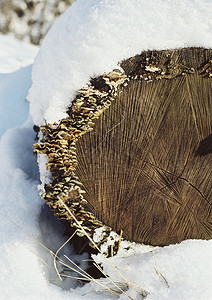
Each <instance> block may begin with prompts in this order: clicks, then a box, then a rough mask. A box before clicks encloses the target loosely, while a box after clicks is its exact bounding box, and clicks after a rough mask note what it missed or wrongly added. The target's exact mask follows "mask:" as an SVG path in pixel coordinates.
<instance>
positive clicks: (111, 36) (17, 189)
mask: <svg viewBox="0 0 212 300" xmlns="http://www.w3.org/2000/svg"><path fill="white" fill-rule="evenodd" d="M211 12H212V2H211V1H188V0H187V1H180V2H179V1H168V0H167V1H162V0H158V1H154V0H153V1H142V0H140V1H139V0H136V1H129V0H125V1H121V0H117V1H112V0H107V1H106V0H102V1H100V0H98V1H97V0H95V1H94V0H93V1H92V0H89V1H87V0H78V1H77V2H76V4H74V5H73V6H72V7H71V8H70V9H69V10H68V11H67V12H66V13H65V15H63V16H62V17H61V18H60V19H59V20H58V22H56V25H55V26H54V27H53V28H52V30H51V31H50V33H49V34H48V35H47V37H46V40H45V41H44V43H43V46H42V48H41V51H40V52H39V55H38V57H37V59H36V63H35V65H34V67H33V86H32V88H31V91H30V93H29V97H28V98H29V99H30V101H31V108H30V110H31V114H32V116H33V120H34V122H35V123H37V124H41V123H43V122H44V119H45V120H46V121H48V122H53V121H56V120H58V119H60V118H62V117H63V116H65V113H64V112H65V108H66V106H67V105H68V104H69V101H71V99H72V97H73V95H74V93H75V91H76V89H78V88H80V87H81V86H83V85H85V84H86V83H87V82H88V80H89V78H90V76H94V75H97V74H101V73H103V72H104V71H106V72H107V71H110V70H111V69H113V68H116V64H117V62H118V61H120V59H122V58H125V57H128V56H131V55H134V54H136V53H139V52H140V51H141V50H145V49H153V48H157V49H164V48H168V47H170V48H174V47H184V46H205V47H211V46H212V45H211V44H212V39H211V35H212V21H211V19H210V15H211ZM2 49H7V51H6V50H4V51H3V50H2ZM26 49H28V50H27V53H28V56H27V55H26ZM29 49H31V46H29V48H27V46H26V44H22V43H20V42H19V41H16V40H13V41H12V43H11V39H10V38H8V37H5V36H4V37H2V36H0V73H1V74H0V114H1V117H0V129H1V132H0V166H1V172H0V207H1V208H0V218H1V222H0V253H1V255H0V268H1V274H0V299H2V300H4V299H5V300H6V299H9V300H16V299H17V300H19V299H20V300H25V299H27V300H30V299H36V300H37V299H39V300H46V299H47V300H48V299H51V300H57V299H58V300H59V299H61V300H66V299H74V300H78V299H91V300H92V299H93V300H97V299H103V300H105V299H129V298H127V296H126V295H125V294H121V295H120V297H119V298H118V297H115V296H113V295H112V294H110V293H108V292H106V291H105V290H104V289H103V288H102V287H100V286H98V285H97V284H96V283H95V282H91V283H89V284H86V285H85V286H83V287H80V286H77V284H76V282H75V281H73V280H71V279H68V280H66V281H65V282H64V283H60V280H59V279H58V278H57V274H56V272H55V271H54V268H53V258H52V257H51V255H50V254H49V253H48V251H46V250H45V249H44V248H43V247H42V246H40V245H39V242H42V243H43V244H44V245H45V246H47V247H48V248H49V249H50V250H52V251H56V250H57V249H58V248H59V247H60V246H61V245H62V244H63V243H64V242H65V237H64V235H63V231H64V228H63V226H62V225H61V224H60V223H59V222H57V221H56V220H55V219H54V218H53V217H52V215H51V214H50V213H48V212H46V211H45V209H43V208H42V206H43V204H44V202H43V200H42V199H41V198H40V196H39V192H38V189H37V186H38V185H39V184H40V181H39V174H38V167H37V162H36V157H35V156H34V155H33V153H32V147H33V143H34V138H35V133H34V132H33V130H32V126H33V122H32V120H31V117H30V116H29V111H28V109H29V105H28V103H27V102H26V100H25V98H26V95H27V93H28V90H29V87H30V85H31V66H28V64H29V63H32V62H33V60H34V56H35V54H36V51H37V50H36V51H34V50H32V51H30V50H29ZM20 62H21V63H20ZM20 67H22V69H19V68H20ZM9 70H10V71H11V72H13V73H11V74H5V73H8V72H9ZM57 112H58V113H57ZM96 238H97V239H99V238H100V236H99V232H97V235H96ZM129 245H130V244H129V243H128V242H126V241H125V242H123V243H121V251H120V252H119V254H118V255H117V256H115V257H113V258H111V259H110V262H112V263H113V264H114V265H115V266H116V267H117V270H118V271H119V272H121V274H122V275H123V276H124V277H125V278H126V279H127V280H128V281H130V282H131V283H133V284H135V285H136V289H137V290H138V291H141V289H145V290H146V291H148V292H149V294H148V296H147V298H146V299H147V300H158V299H159V300H160V299H162V300H163V299H172V300H188V299H189V300H196V299H198V300H209V299H211V298H212V284H211V272H212V259H211V253H212V241H211V240H210V241H202V240H189V241H184V242H182V243H181V244H178V245H171V246H169V247H164V248H157V249H155V250H154V252H153V251H152V247H147V246H142V245H137V244H135V243H133V244H131V245H130V247H131V248H130V249H129V250H127V249H126V248H128V247H129ZM64 253H66V254H67V255H68V256H69V257H70V258H71V259H74V260H75V261H78V262H79V263H80V265H81V266H82V267H83V266H84V265H85V262H83V260H84V259H86V258H87V256H86V255H83V256H76V255H75V254H74V251H73V249H72V247H71V246H69V247H66V248H65V249H64V250H62V251H61V255H63V254H64ZM62 257H63V256H62ZM95 259H96V261H97V262H99V263H102V265H103V267H104V271H105V272H106V273H107V274H109V275H110V276H111V278H112V279H113V278H114V277H115V279H114V281H116V282H117V283H118V285H121V286H123V287H125V284H124V280H123V278H120V277H119V275H118V274H117V272H115V271H114V269H113V268H111V266H110V264H109V263H108V261H106V260H105V259H104V258H102V257H101V255H98V256H97V257H95ZM42 260H43V262H42ZM44 263H46V264H48V265H50V267H51V268H52V269H48V267H47V266H46V265H45V264H44ZM155 268H156V270H157V268H158V270H159V272H160V273H158V274H157V273H156V271H155ZM160 274H162V275H160ZM163 276H164V278H165V279H164V278H163ZM56 278H57V280H52V279H56ZM101 282H102V283H104V284H106V285H107V286H111V284H110V283H106V282H108V280H107V279H102V280H101ZM126 293H127V294H128V295H129V296H130V297H131V298H132V299H136V300H139V299H142V297H141V296H139V295H138V294H137V293H136V292H135V290H133V289H132V288H129V289H128V290H126Z"/></svg>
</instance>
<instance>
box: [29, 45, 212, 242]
mask: <svg viewBox="0 0 212 300" xmlns="http://www.w3.org/2000/svg"><path fill="white" fill-rule="evenodd" d="M211 58H212V50H208V49H202V48H187V49H180V50H169V51H168V50H164V51H147V52H143V53H141V54H140V55H137V56H135V57H132V58H129V59H127V60H125V61H123V62H121V63H120V65H121V67H122V69H123V70H124V73H120V72H119V71H113V72H111V73H110V74H103V75H102V76H99V77H97V78H93V79H92V80H91V82H90V86H89V87H88V88H84V89H81V90H80V91H79V93H78V95H77V96H76V99H75V101H74V102H73V103H72V105H71V106H70V107H69V109H68V113H69V116H70V117H69V118H68V119H66V120H62V121H61V123H60V124H57V126H55V125H54V126H51V125H47V126H44V127H43V128H42V132H43V133H42V139H43V140H44V142H43V143H41V144H36V145H35V150H36V151H37V152H39V153H45V154H47V155H48V158H49V163H48V164H47V167H48V168H49V169H50V171H51V173H52V177H53V181H52V183H51V184H50V185H47V186H46V190H45V194H44V198H45V199H46V201H47V203H48V204H49V205H50V207H51V208H52V209H54V211H55V213H56V214H57V215H58V216H59V217H62V218H66V219H67V221H68V222H69V223H70V224H71V226H75V227H77V228H79V226H78V225H77V226H76V224H74V223H76V222H74V221H73V218H72V217H71V216H70V215H69V216H68V215H67V213H66V212H64V208H60V207H59V204H58V201H57V200H58V198H60V199H62V200H63V201H64V203H66V205H68V206H69V207H70V210H71V211H72V212H73V214H74V215H75V216H76V218H77V217H78V218H79V220H81V224H82V225H83V226H84V228H85V229H86V230H87V232H88V233H89V235H90V236H93V233H94V232H95V231H96V229H97V228H99V227H101V226H102V225H104V224H106V225H107V226H108V227H107V228H109V229H107V230H108V233H107V234H105V236H106V237H107V236H108V235H109V232H110V230H111V228H112V229H113V230H115V231H117V232H118V231H120V230H122V231H123V237H124V238H126V239H129V240H131V241H136V242H141V243H145V244H149V245H158V246H164V245H169V244H172V243H178V242H181V241H182V240H185V239H210V238H211V237H212V214H211V202H212V199H211V198H212V197H211V196H212V184H211V172H212V171H211V170H212V154H211V153H212V127H211V125H212V94H211V91H212V63H211V60H210V59H211ZM61 132H62V133H61ZM58 136H59V137H58ZM62 140H63V143H62V142H61V141H62ZM55 141H56V142H55ZM60 143H62V144H60ZM53 144H54V146H52V145H53ZM56 144H57V145H56ZM55 145H56V146H55ZM58 145H59V146H58ZM61 145H62V146H61ZM64 145H66V146H64ZM61 147H63V149H65V150H64V151H68V152H67V153H66V154H64V151H63V153H62V152H61V149H62V148H61ZM64 147H66V148H64ZM59 152H61V153H59ZM56 154H57V155H56ZM59 157H61V158H59ZM64 166H66V167H64ZM67 178H69V179H67ZM72 181H74V183H73V182H72ZM68 182H72V185H71V184H69V185H68ZM58 187H59V188H58ZM57 189H59V190H57ZM83 190H84V192H85V193H84V194H82V192H83ZM61 191H62V193H61ZM58 195H60V196H58ZM85 200H86V201H87V203H86V204H85ZM83 201H84V202H83ZM73 203H75V206H73ZM77 205H79V207H80V208H79V207H78V206H77ZM74 207H75V208H74ZM76 207H77V208H76ZM86 214H87V215H86ZM88 216H89V217H88ZM92 220H93V221H92ZM89 222H90V223H89ZM92 222H93V223H92ZM95 224H96V225H95ZM107 230H106V231H107ZM79 235H80V234H79ZM81 235H83V233H82V232H81Z"/></svg>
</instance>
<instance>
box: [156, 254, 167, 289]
mask: <svg viewBox="0 0 212 300" xmlns="http://www.w3.org/2000/svg"><path fill="white" fill-rule="evenodd" d="M153 256H154V260H155V266H156V267H154V269H155V272H156V274H158V275H160V276H161V277H162V278H163V280H164V281H165V283H166V285H167V287H168V288H169V283H168V281H167V280H166V278H165V277H164V276H163V274H162V273H161V272H160V271H159V269H158V265H157V260H156V256H155V251H154V250H153Z"/></svg>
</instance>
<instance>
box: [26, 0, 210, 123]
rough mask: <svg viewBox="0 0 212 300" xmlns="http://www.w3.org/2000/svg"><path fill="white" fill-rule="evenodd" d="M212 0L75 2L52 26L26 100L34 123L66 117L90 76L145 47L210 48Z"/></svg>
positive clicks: (80, 0) (112, 66) (105, 0)
mask: <svg viewBox="0 0 212 300" xmlns="http://www.w3.org/2000/svg"><path fill="white" fill-rule="evenodd" d="M211 16H212V1H209V0H181V1H170V0H166V1H164V0H151V1H146V0H133V1H132V0H116V1H114V0H101V1H100V0H89V1H88V0H78V1H77V2H75V3H74V4H73V5H72V6H71V7H70V8H69V9H68V10H67V11H66V12H65V14H63V15H62V16H60V17H59V18H58V20H57V21H56V23H55V25H54V26H53V27H52V28H51V29H50V31H49V33H48V34H47V36H46V38H45V39H44V41H43V43H42V46H41V50H40V52H39V54H38V56H37V58H36V62H35V65H34V67H33V73H32V78H33V85H32V89H31V90H30V93H29V96H28V99H29V100H30V101H31V114H32V116H33V121H34V123H36V124H44V120H46V121H47V122H49V123H54V122H56V121H58V120H60V119H62V118H64V117H65V116H66V109H67V107H68V106H69V105H70V102H71V100H73V97H74V95H75V92H76V90H77V89H79V88H81V87H83V86H85V85H86V84H87V83H88V82H89V78H90V77H91V76H94V75H100V74H103V73H104V72H110V71H112V70H113V69H117V67H118V66H117V63H118V62H120V61H121V60H123V59H124V58H129V57H130V56H134V55H135V54H139V53H140V52H141V51H143V50H148V49H157V50H162V49H173V48H181V47H192V46H196V47H199V46H203V47H210V48H211V47H212V17H211Z"/></svg>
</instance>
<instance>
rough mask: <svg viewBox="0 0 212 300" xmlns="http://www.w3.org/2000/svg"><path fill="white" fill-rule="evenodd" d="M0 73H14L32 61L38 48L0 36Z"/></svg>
mask: <svg viewBox="0 0 212 300" xmlns="http://www.w3.org/2000/svg"><path fill="white" fill-rule="evenodd" d="M0 44H1V48H0V73H10V72H14V71H16V70H18V69H20V68H21V67H24V66H27V65H30V64H32V63H33V61H34V57H35V55H36V54H37V51H38V47H36V46H33V45H30V44H28V43H24V42H21V41H18V40H16V39H14V38H12V37H8V36H5V35H2V34H0Z"/></svg>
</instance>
